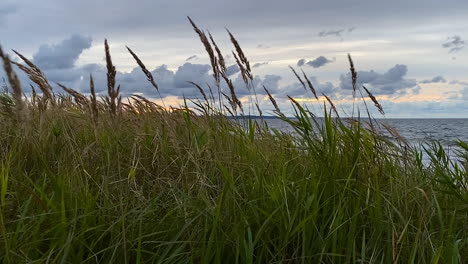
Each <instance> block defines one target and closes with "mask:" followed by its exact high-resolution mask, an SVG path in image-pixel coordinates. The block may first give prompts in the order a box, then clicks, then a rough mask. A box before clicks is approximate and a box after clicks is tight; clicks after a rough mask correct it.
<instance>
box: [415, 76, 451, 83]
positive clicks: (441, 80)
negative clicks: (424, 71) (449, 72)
mask: <svg viewBox="0 0 468 264" xmlns="http://www.w3.org/2000/svg"><path fill="white" fill-rule="evenodd" d="M446 82H447V80H445V78H444V77H442V76H440V75H438V76H435V77H433V78H432V79H429V80H422V81H420V82H419V83H446Z"/></svg>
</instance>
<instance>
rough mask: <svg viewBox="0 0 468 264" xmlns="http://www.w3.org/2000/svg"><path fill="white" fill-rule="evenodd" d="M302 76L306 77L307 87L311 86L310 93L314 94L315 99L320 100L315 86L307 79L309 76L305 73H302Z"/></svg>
mask: <svg viewBox="0 0 468 264" xmlns="http://www.w3.org/2000/svg"><path fill="white" fill-rule="evenodd" d="M302 74H303V75H304V78H305V80H306V82H307V85H308V86H309V89H310V91H311V92H312V94H313V95H314V97H315V99H317V100H318V96H317V93H316V92H315V88H314V86H313V85H312V82H311V81H310V80H309V78H307V75H306V74H305V72H304V71H302Z"/></svg>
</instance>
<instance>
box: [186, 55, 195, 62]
mask: <svg viewBox="0 0 468 264" xmlns="http://www.w3.org/2000/svg"><path fill="white" fill-rule="evenodd" d="M195 59H198V56H197V55H192V56H190V57H188V58H187V59H185V61H191V60H195Z"/></svg>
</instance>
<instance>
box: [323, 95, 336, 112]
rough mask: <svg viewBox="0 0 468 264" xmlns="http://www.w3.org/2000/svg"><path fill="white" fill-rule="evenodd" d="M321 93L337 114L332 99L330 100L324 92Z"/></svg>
mask: <svg viewBox="0 0 468 264" xmlns="http://www.w3.org/2000/svg"><path fill="white" fill-rule="evenodd" d="M322 95H323V96H324V97H325V99H327V101H328V103H329V104H330V106H331V108H332V110H333V112H335V114H336V115H337V116H339V115H338V111H337V110H336V107H335V104H334V103H333V101H332V100H331V99H330V98H329V97H328V96H327V95H326V94H324V93H322Z"/></svg>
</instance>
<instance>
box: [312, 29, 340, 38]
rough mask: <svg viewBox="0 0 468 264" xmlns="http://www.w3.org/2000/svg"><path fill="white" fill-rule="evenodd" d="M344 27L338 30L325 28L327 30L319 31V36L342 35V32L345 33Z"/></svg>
mask: <svg viewBox="0 0 468 264" xmlns="http://www.w3.org/2000/svg"><path fill="white" fill-rule="evenodd" d="M343 31H344V29H338V30H328V31H327V30H325V31H320V32H319V33H318V36H319V37H327V36H335V37H341V33H343Z"/></svg>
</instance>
